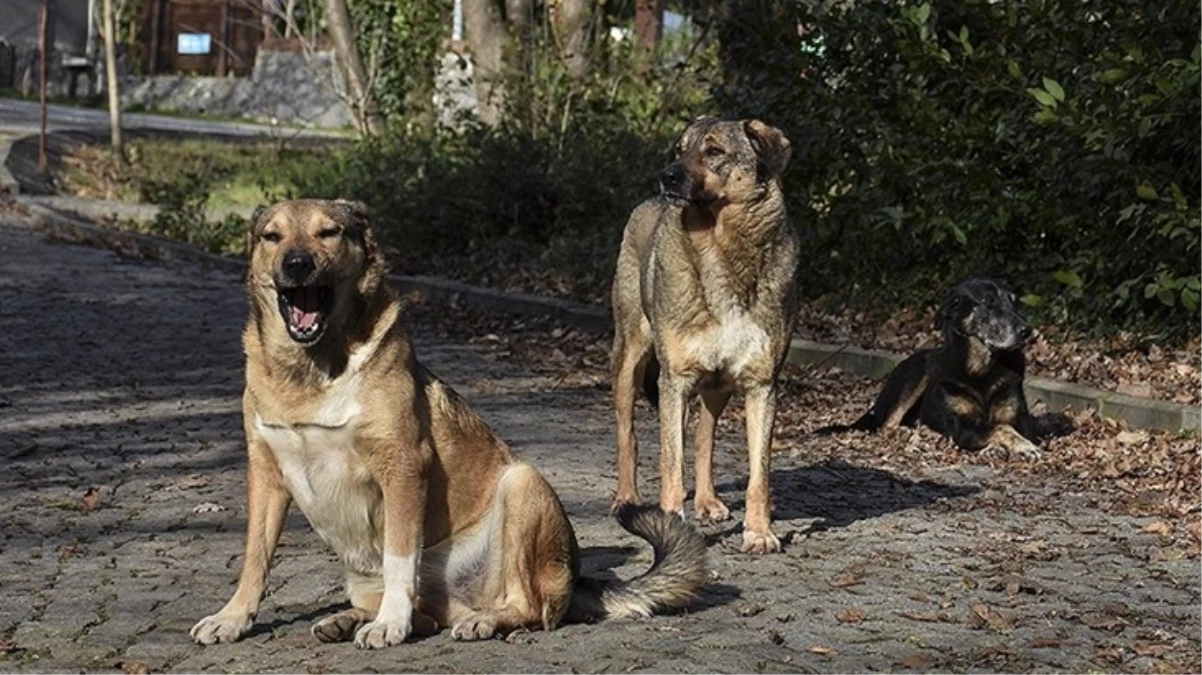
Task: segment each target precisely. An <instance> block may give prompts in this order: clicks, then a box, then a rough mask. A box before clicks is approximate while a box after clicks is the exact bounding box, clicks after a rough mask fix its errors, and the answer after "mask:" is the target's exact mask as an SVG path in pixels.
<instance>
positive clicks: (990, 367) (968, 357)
mask: <svg viewBox="0 0 1202 675" xmlns="http://www.w3.org/2000/svg"><path fill="white" fill-rule="evenodd" d="M935 327H936V328H942V330H943V345H942V346H941V347H939V348H937V349H923V350H921V351H919V352H918V353H916V354H914V355H912V356H910V357H909V358H907V359H906V360H904V361H902V362H901V363H899V364H898V365H897V367H896V368H894V369H893V372H892V373H890V374H889V377H888V378H887V379H886V380H885V387H884V389H883V390H882V391H881V394H880V396H878V397H877V399H876V403H874V404H873V405H872V408H871V409H870V410H869V411H868V412H866V413H864V415H863V416H862V417H860V419H858V420H856V421H855V422H853V423H851V424H850V425H834V426H828V427H823V428H822V429H819V430H818V431H817V432H816V433H832V432H838V431H847V430H850V429H860V430H863V431H875V430H877V429H880V428H881V427H887V428H891V429H892V428H896V427H897V426H898V425H901V424H904V425H906V426H913V425H914V424H915V423H916V422H918V421H921V422H922V423H923V424H925V425H926V426H928V427H930V428H932V429H934V430H935V431H938V432H939V433H941V434H943V435H945V436H949V437H951V439H952V440H953V441H955V442H956V445H958V446H960V447H961V448H963V449H965V450H981V449H983V448H990V447H991V448H1000V449H1004V450H1006V451H1007V452H1009V453H1012V454H1013V453H1018V454H1020V455H1023V456H1025V457H1028V458H1031V459H1036V458H1038V457H1039V456H1040V452H1039V447H1038V446H1036V445H1035V443H1034V442H1033V439H1034V438H1035V430H1034V424H1033V421H1032V418H1031V415H1030V413H1029V412H1028V411H1027V399H1026V397H1025V396H1024V395H1023V374H1024V371H1025V370H1026V358H1025V357H1024V356H1023V348H1024V347H1025V346H1026V344H1027V340H1028V339H1030V337H1031V326H1030V325H1029V324H1028V323H1027V322H1026V321H1025V320H1024V319H1023V318H1022V317H1021V316H1019V315H1018V312H1017V311H1015V307H1014V294H1013V293H1011V292H1010V289H1008V288H1006V286H1005V285H1004V284H1003V283H1002V282H1000V281H995V280H992V279H969V280H968V281H965V282H963V283H961V284H960V285H958V286H956V287H955V288H953V289H952V291H951V293H949V294H948V296H947V300H946V301H944V303H943V307H941V308H940V309H939V314H938V315H937V316H936V318H935Z"/></svg>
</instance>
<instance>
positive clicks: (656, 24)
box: [634, 0, 664, 52]
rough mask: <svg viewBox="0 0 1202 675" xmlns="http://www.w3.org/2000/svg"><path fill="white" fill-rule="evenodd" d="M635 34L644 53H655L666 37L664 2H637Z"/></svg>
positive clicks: (645, 0)
mask: <svg viewBox="0 0 1202 675" xmlns="http://www.w3.org/2000/svg"><path fill="white" fill-rule="evenodd" d="M634 33H635V35H636V36H637V37H638V41H639V46H640V47H642V49H643V51H647V52H650V51H653V50H654V49H655V47H656V46H657V45H658V44H659V39H660V38H661V37H663V35H664V0H636V2H635V6H634Z"/></svg>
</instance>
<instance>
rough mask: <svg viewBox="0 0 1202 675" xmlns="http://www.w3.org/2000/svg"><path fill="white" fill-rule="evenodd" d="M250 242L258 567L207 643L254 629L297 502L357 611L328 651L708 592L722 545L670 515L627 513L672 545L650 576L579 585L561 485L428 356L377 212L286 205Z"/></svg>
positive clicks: (636, 607) (633, 609) (211, 621)
mask: <svg viewBox="0 0 1202 675" xmlns="http://www.w3.org/2000/svg"><path fill="white" fill-rule="evenodd" d="M251 236H252V244H251V246H252V247H251V254H250V271H249V277H248V280H247V289H248V291H249V295H250V301H251V303H250V318H249V320H248V322H247V325H246V332H245V334H244V342H245V348H246V390H245V394H244V396H243V418H244V426H245V430H246V440H247V453H248V466H247V496H248V502H249V504H248V509H247V532H246V556H245V558H244V560H243V567H242V576H241V579H240V580H239V582H238V588H237V590H236V591H235V592H234V596H233V597H232V598H231V599H230V601H229V602H228V603H226V605H225V607H224V608H223V609H222V610H221V611H220V612H218V613H216V614H214V615H212V616H209V617H206V618H204V619H202V620H201V621H200V622H199V623H197V624H196V626H195V627H193V628H192V638H193V639H194V640H196V641H197V642H199V643H202V644H211V643H214V642H232V641H234V640H237V639H238V638H239V637H241V636H242V635H244V634H245V633H246V632H247V631H248V630H250V627H251V624H252V622H253V620H254V616H255V613H256V612H257V611H258V608H259V602H260V600H261V599H262V596H263V593H264V589H265V587H266V582H267V571H268V569H269V567H270V566H271V557H272V554H273V552H274V551H275V546H276V542H277V541H278V539H279V536H280V530H281V529H283V526H284V516H285V513H286V512H287V510H288V505H289V503H290V502H292V501H295V502H296V503H297V506H299V507H300V509H301V511H303V512H304V514H305V516H306V517H307V518H308V519H309V523H310V524H311V525H312V526H313V529H314V530H316V531H317V534H319V535H320V536H321V538H322V539H324V540H325V542H326V543H327V544H328V545H329V546H330V548H332V549H333V550H334V552H335V553H337V554H338V556H339V557H341V558H342V561H343V564H344V565H345V567H346V585H347V592H348V594H349V595H350V600H351V605H352V607H351V608H350V609H348V610H345V611H342V612H338V613H336V614H333V615H331V616H329V617H326V618H324V619H322V620H321V621H319V622H318V623H317V624H315V625H314V626H313V634H314V635H315V636H316V637H317V638H318V639H320V640H322V641H325V642H333V641H342V640H350V639H352V638H353V639H354V641H355V644H357V645H358V646H360V647H367V648H379V647H385V646H388V645H394V644H398V643H400V642H402V641H404V640H405V638H406V637H408V636H409V635H410V634H411V633H414V632H419V633H429V632H433V631H436V630H439V629H440V628H441V627H443V626H450V627H451V634H452V636H453V637H455V638H456V639H460V640H481V639H487V638H489V637H492V636H493V634H495V633H497V632H506V631H509V630H512V629H514V628H518V627H527V628H536V627H542V628H544V629H547V630H550V629H552V628H554V627H555V626H556V625H557V624H558V623H560V621H562V620H565V619H566V620H582V619H588V618H592V617H602V616H646V615H648V614H650V613H652V612H653V611H656V610H659V609H665V608H670V607H680V606H683V605H684V604H686V603H687V602H688V601H689V599H690V598H691V597H692V596H693V594H694V592H695V591H696V590H697V589H698V588H700V587H701V585H702V584H704V583H705V580H706V576H707V575H706V569H705V542H704V541H703V540H702V539H701V537H700V535H698V534H697V533H696V531H694V530H692V529H691V528H688V527H687V526H685V525H684V524H683V523H680V522H679V519H677V518H676V517H675V516H673V515H670V514H666V513H663V512H662V511H659V510H658V509H656V510H646V509H644V510H636V509H629V510H626V511H623V512H620V513H619V514H618V519H619V522H621V523H622V524H623V526H624V527H626V528H627V529H628V530H630V531H631V532H633V533H634V534H637V535H639V536H641V537H643V538H644V539H646V540H648V541H649V542H651V544H652V546H653V547H654V548H655V563H654V565H653V566H652V568H651V570H650V571H649V572H647V573H646V574H644V575H643V576H641V577H638V578H635V579H633V580H631V581H628V582H600V581H596V580H592V579H584V578H580V576H579V573H580V565H579V556H578V549H577V546H576V536H575V534H574V533H573V532H572V526H571V524H570V523H569V522H568V518H567V514H566V513H564V510H563V506H562V505H561V504H560V502H559V498H558V497H557V496H556V495H555V491H554V490H552V489H551V486H550V484H548V483H547V481H546V479H544V478H543V477H542V476H541V475H540V474H539V473H538V472H537V471H536V470H535V469H534V468H533V467H531V466H530V465H529V464H526V463H524V462H522V461H520V460H519V459H518V458H516V457H514V455H513V454H512V453H511V452H510V451H509V448H508V447H506V446H505V444H504V443H502V442H501V441H500V440H498V439H497V438H496V437H495V436H493V434H492V432H491V431H490V430H489V428H488V427H487V426H486V425H485V424H484V422H483V420H481V419H480V417H479V416H478V415H476V413H475V412H474V411H472V409H471V408H470V407H469V406H468V405H467V403H465V402H464V401H463V400H462V399H460V398H459V397H458V396H457V395H456V394H455V392H454V391H452V390H451V388H450V387H448V386H446V385H445V384H443V383H442V382H440V381H439V380H438V379H437V378H436V377H434V375H432V374H431V373H430V372H429V371H427V370H426V369H425V368H423V367H422V366H421V364H419V363H418V362H417V360H416V358H415V357H414V353H413V344H412V343H411V342H410V341H409V336H408V334H407V333H406V332H405V329H404V326H403V325H402V322H401V310H402V306H401V303H400V301H399V300H398V298H397V295H396V292H395V291H394V290H393V289H392V288H390V287H389V286H388V285H387V284H385V283H384V262H383V259H382V258H381V256H380V254H379V252H378V250H377V247H376V245H375V243H374V239H373V237H372V233H371V229H370V227H369V225H368V216H367V212H366V209H365V208H364V207H363V205H361V204H356V203H350V202H324V201H312V200H303V201H293V202H284V203H282V204H277V205H275V206H273V207H271V208H269V209H267V210H266V211H265V212H263V213H262V214H261V215H259V216H257V217H256V219H255V224H254V226H253V230H252V233H251ZM419 572H420V575H419ZM419 578H420V582H419Z"/></svg>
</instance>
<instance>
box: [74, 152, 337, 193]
mask: <svg viewBox="0 0 1202 675" xmlns="http://www.w3.org/2000/svg"><path fill="white" fill-rule="evenodd" d="M322 152H324V151H323V150H321V149H316V148H311V147H309V148H299V147H291V146H285V147H283V148H281V147H279V145H278V144H276V143H274V142H270V141H263V142H259V141H245V142H224V141H213V140H202V139H192V140H176V139H157V138H144V139H137V140H134V141H131V142H130V143H129V144H128V146H127V151H126V155H127V156H128V158H129V163H128V164H126V165H123V164H122V163H121V162H119V161H118V160H117V158H116V157H114V156H113V154H112V153H111V152H109V150H108V148H106V147H103V146H98V145H80V146H77V147H75V148H73V149H71V150H70V151H69V152H68V153H67V154H66V155H65V156H64V157H63V163H62V168H61V170H60V173H59V178H60V180H61V181H62V185H63V188H64V190H65V191H66V192H68V193H70V194H74V195H77V196H80V197H87V198H90V199H113V200H118V201H124V202H133V203H147V204H157V203H160V202H161V201H162V199H163V196H164V193H166V192H171V191H172V190H176V191H180V192H184V191H189V192H194V191H197V190H200V191H203V192H204V193H206V195H207V197H206V200H205V202H206V205H207V206H209V207H220V206H257V205H259V204H263V203H267V202H270V201H273V200H276V199H279V198H281V197H283V196H284V195H286V194H287V192H288V181H287V176H286V174H285V173H284V171H283V169H282V167H283V166H285V165H288V164H292V163H296V162H303V161H304V160H305V159H307V158H310V157H313V156H315V155H318V154H320V153H322Z"/></svg>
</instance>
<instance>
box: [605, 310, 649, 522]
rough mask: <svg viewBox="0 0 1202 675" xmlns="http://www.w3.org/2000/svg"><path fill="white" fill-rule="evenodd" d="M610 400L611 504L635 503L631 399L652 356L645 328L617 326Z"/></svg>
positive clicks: (635, 460)
mask: <svg viewBox="0 0 1202 675" xmlns="http://www.w3.org/2000/svg"><path fill="white" fill-rule="evenodd" d="M612 358H613V366H612V371H613V372H612V379H613V400H614V414H615V416H616V417H617V423H618V436H617V447H618V491H617V494H616V495H614V500H613V508H614V509H617V508H618V507H619V506H621V505H622V504H638V503H639V489H638V469H639V445H638V439H637V438H636V437H635V434H634V400H635V396H636V392H637V391H638V386H639V385H640V384H642V381H643V376H644V373H645V372H646V369H647V364H648V362H649V361H650V360H651V359H652V358H654V357H653V355H652V350H651V340H650V338H649V337H648V336H647V335H646V331H642V330H636V331H632V332H631V334H630V335H626V334H624V333H623V330H622V328H621V327H618V328H617V330H616V331H615V333H614V347H613V356H612Z"/></svg>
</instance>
